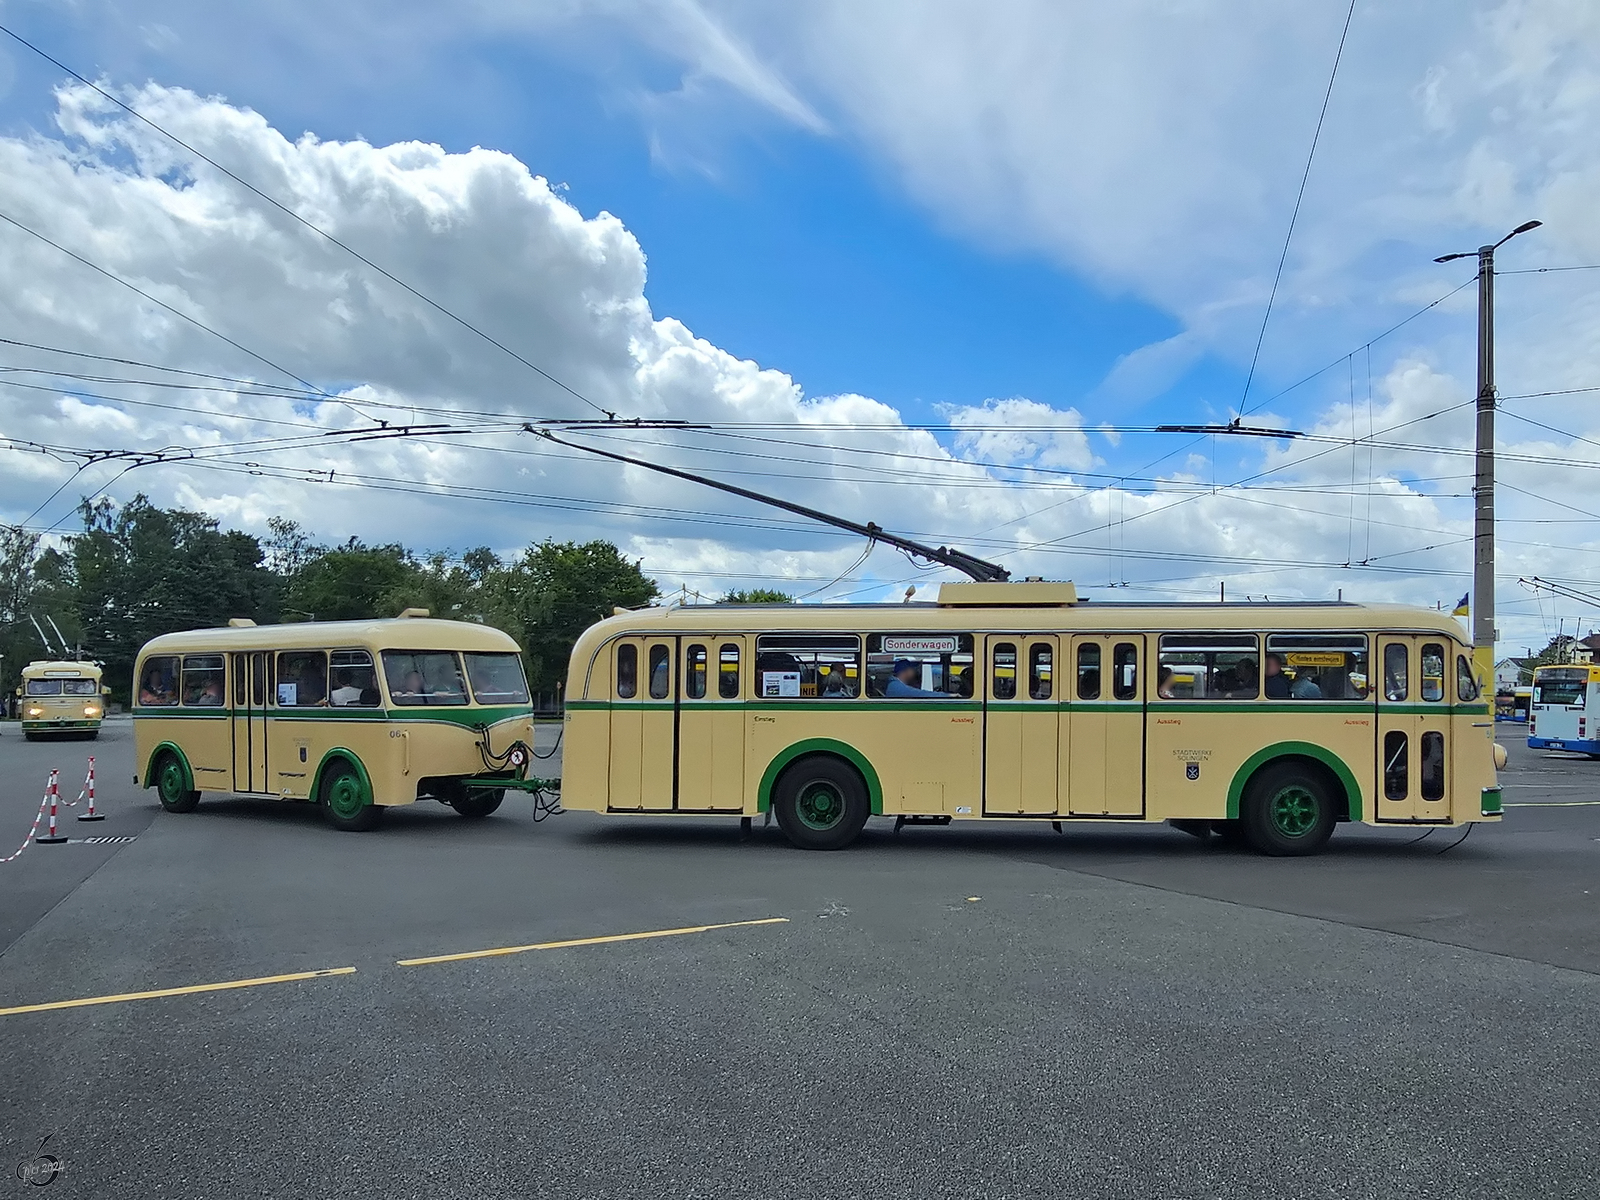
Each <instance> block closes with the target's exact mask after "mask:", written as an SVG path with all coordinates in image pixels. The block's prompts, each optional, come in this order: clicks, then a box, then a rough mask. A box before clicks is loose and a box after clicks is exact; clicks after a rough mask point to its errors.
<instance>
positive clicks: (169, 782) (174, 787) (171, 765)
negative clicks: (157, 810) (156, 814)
mask: <svg viewBox="0 0 1600 1200" xmlns="http://www.w3.org/2000/svg"><path fill="white" fill-rule="evenodd" d="M156 790H157V791H159V792H160V793H161V799H162V802H163V803H166V804H176V803H177V802H178V801H179V799H180V798H181V797H182V796H183V793H184V786H183V768H182V767H181V766H179V765H178V762H177V760H176V759H172V758H169V759H167V760H166V761H165V762H163V763H162V764H161V773H160V774H159V775H158V776H157V777H156Z"/></svg>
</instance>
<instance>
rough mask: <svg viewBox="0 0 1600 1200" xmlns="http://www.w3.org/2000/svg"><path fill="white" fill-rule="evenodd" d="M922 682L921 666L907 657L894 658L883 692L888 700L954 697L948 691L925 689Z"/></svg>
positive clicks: (949, 698) (945, 698)
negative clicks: (891, 670) (892, 668)
mask: <svg viewBox="0 0 1600 1200" xmlns="http://www.w3.org/2000/svg"><path fill="white" fill-rule="evenodd" d="M921 683H922V668H921V667H920V666H919V665H918V664H916V663H914V662H912V661H911V660H910V659H909V658H900V659H896V660H895V664H894V670H893V672H891V673H890V676H889V682H888V683H886V684H884V686H883V694H884V695H885V696H887V697H888V698H889V699H890V700H917V699H924V700H953V699H955V697H954V696H953V695H951V694H950V693H949V692H930V691H925V690H924V689H923V688H922V687H921V686H920V685H921Z"/></svg>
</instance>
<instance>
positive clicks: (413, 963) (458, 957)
mask: <svg viewBox="0 0 1600 1200" xmlns="http://www.w3.org/2000/svg"><path fill="white" fill-rule="evenodd" d="M788 923H789V918H788V917H762V918H761V919H760V920H759V921H724V922H722V923H721V924H720V925H687V926H685V927H684V928H682V929H651V930H648V931H646V932H644V933H611V934H607V935H606V936H605V937H589V938H572V939H571V940H569V941H565V942H535V943H534V944H533V945H531V946H501V947H499V948H498V949H495V950H468V951H467V952H466V953H464V954H435V955H433V956H431V957H429V958H402V959H399V960H398V961H397V963H396V964H395V965H396V966H401V967H422V966H426V965H428V964H429V963H447V962H461V961H462V960H464V959H468V958H498V957H499V956H500V955H503V954H526V953H527V952H528V951H529V950H565V949H566V948H567V947H569V946H603V945H606V944H607V943H610V942H639V941H643V940H644V939H646V938H664V937H681V936H682V935H683V934H686V933H710V932H711V931H712V930H713V929H738V928H739V927H741V926H744V925H787V924H788Z"/></svg>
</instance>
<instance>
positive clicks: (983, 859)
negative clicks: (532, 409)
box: [0, 722, 1600, 1200]
mask: <svg viewBox="0 0 1600 1200" xmlns="http://www.w3.org/2000/svg"><path fill="white" fill-rule="evenodd" d="M542 732H543V737H542V739H541V747H543V746H546V745H548V743H549V740H550V734H551V731H550V730H544V731H542ZM1520 733H1521V727H1520V726H1518V727H1509V728H1508V729H1506V730H1505V731H1503V733H1502V740H1503V741H1505V742H1506V743H1507V744H1508V745H1509V746H1510V747H1511V752H1512V764H1511V766H1510V768H1509V769H1508V770H1507V771H1506V772H1504V773H1503V775H1502V780H1503V782H1504V783H1505V784H1506V785H1507V786H1506V795H1507V798H1508V801H1509V802H1510V805H1511V807H1510V808H1509V809H1508V812H1509V815H1508V817H1507V819H1506V821H1505V822H1504V823H1503V824H1501V825H1499V826H1485V827H1479V828H1476V829H1475V830H1474V831H1473V832H1472V833H1471V834H1470V835H1469V836H1468V837H1467V838H1466V840H1465V841H1459V842H1458V839H1460V837H1461V831H1459V830H1457V831H1450V830H1437V831H1434V832H1432V833H1427V834H1425V835H1424V833H1423V832H1422V831H1412V830H1406V831H1387V830H1386V831H1372V830H1366V829H1354V830H1352V829H1350V828H1342V829H1341V830H1340V831H1339V832H1338V833H1337V834H1336V835H1335V838H1334V841H1333V843H1332V845H1331V847H1330V850H1329V852H1328V853H1327V854H1325V855H1323V856H1321V857H1319V858H1315V859H1309V860H1306V859H1296V860H1270V859H1263V858H1258V857H1256V856H1254V855H1251V854H1249V853H1246V852H1240V851H1236V850H1233V849H1229V848H1226V847H1222V846H1220V845H1219V844H1216V843H1215V842H1212V843H1202V842H1200V841H1198V840H1196V839H1194V838H1191V837H1188V836H1186V835H1184V834H1181V833H1177V832H1175V831H1172V830H1169V829H1166V828H1163V827H1149V828H1143V827H1140V828H1132V827H1128V826H1118V825H1110V826H1107V825H1095V826H1068V831H1067V833H1066V834H1063V835H1057V834H1054V833H1052V832H1050V830H1049V828H1048V826H1027V827H1023V826H1018V825H1014V824H1011V825H1008V824H1000V825H994V826H989V825H983V826H981V827H970V826H969V827H960V826H956V827H950V828H908V829H906V830H904V831H903V832H902V833H901V834H899V835H895V834H893V833H892V824H891V823H889V822H881V821H874V822H873V823H872V824H871V825H869V828H868V832H867V834H866V835H865V836H864V837H863V839H862V841H861V842H860V843H859V844H858V845H857V846H856V847H854V848H852V849H850V850H847V851H844V852H840V853H834V854H816V853H804V852H800V851H795V850H792V849H790V848H789V847H788V846H787V845H786V844H785V843H784V842H783V839H782V837H781V835H780V834H779V833H778V831H777V829H776V827H775V826H774V827H771V828H765V827H762V826H761V825H760V824H759V823H758V825H757V827H756V829H755V830H754V831H753V832H752V835H751V836H750V838H749V839H748V840H742V839H741V837H740V834H739V829H738V824H737V822H736V821H735V820H732V819H701V818H686V819H660V818H623V817H612V818H605V817H599V816H593V815H588V814H576V813H572V814H564V815H560V816H556V817H552V818H550V819H548V820H546V821H543V822H538V823H536V822H535V821H534V819H533V816H534V812H533V808H532V805H531V804H530V803H529V802H528V801H527V800H526V799H523V798H518V797H512V798H509V799H508V800H507V802H506V804H505V806H504V807H503V808H502V810H501V812H500V813H497V814H496V815H495V816H493V817H491V818H489V819H488V820H485V821H480V822H470V821H466V820H463V819H462V818H460V817H458V816H456V815H455V814H454V813H453V812H452V811H450V810H448V809H445V808H443V807H442V806H439V805H433V804H429V805H426V806H417V807H416V808H413V809H405V810H399V811H396V812H393V813H391V814H389V819H388V820H387V822H386V823H385V826H384V827H383V828H382V829H381V830H379V831H377V832H374V833H370V834H341V833H337V832H335V831H333V830H331V829H329V828H327V827H326V826H325V825H324V824H323V822H322V820H321V819H320V817H319V815H318V814H317V812H316V810H315V809H314V808H313V807H311V806H308V805H289V804H276V803H273V802H268V801H252V800H242V799H212V798H207V799H206V800H204V801H203V802H202V803H201V805H200V807H199V808H198V809H197V810H196V811H195V812H194V813H191V814H186V815H182V816H178V815H172V814H166V813H161V812H160V811H159V809H158V807H157V806H156V804H155V800H154V797H153V795H152V794H151V793H148V792H140V791H137V790H135V789H134V788H133V786H132V784H131V774H132V769H133V768H132V754H131V750H132V739H131V730H130V729H129V726H128V725H127V723H126V722H122V723H117V722H108V724H107V726H106V728H105V731H104V734H103V736H102V739H101V740H100V741H99V742H96V743H88V742H66V743H32V744H24V743H23V742H22V740H21V738H20V737H19V736H18V735H17V733H16V727H15V726H14V725H13V726H9V727H6V729H5V731H4V733H3V734H0V835H3V836H0V842H4V843H6V844H5V845H3V846H0V855H3V854H6V853H9V852H10V850H11V849H12V848H13V846H14V845H15V843H16V842H17V841H20V839H21V838H22V836H23V834H24V833H25V832H26V829H27V825H28V822H29V821H30V820H31V819H32V814H33V811H34V810H35V809H36V807H37V805H38V793H39V790H40V786H41V785H42V782H43V772H45V771H47V770H48V768H49V766H50V765H59V766H60V767H61V769H62V772H63V779H64V780H68V781H71V780H74V779H75V776H76V775H77V774H78V773H80V772H81V770H82V766H83V759H84V757H85V756H86V755H87V754H89V753H94V754H95V755H96V757H97V760H98V762H99V765H100V772H99V777H100V780H101V782H102V786H101V791H100V795H101V800H102V804H103V806H104V808H105V810H106V812H107V813H108V820H107V821H105V822H101V823H98V825H97V826H83V827H75V828H72V829H71V830H69V833H70V835H71V836H73V837H80V836H102V837H103V836H115V837H132V838H135V839H136V840H133V841H124V842H118V843H115V844H104V843H102V844H85V843H83V842H77V843H68V844H67V845H61V846H34V847H31V848H30V849H28V850H27V851H26V852H25V853H24V854H23V855H22V856H21V857H20V858H19V859H17V860H16V861H15V862H12V863H10V864H6V865H3V866H0V1009H5V1008H15V1007H19V1006H27V1005H34V1004H46V1003H52V1002H59V1001H68V1000H74V999H85V998H98V997H106V996H113V995H125V994H128V993H137V992H143V991H151V990H162V989H175V988H181V989H188V988H194V987H197V986H201V985H209V984H216V983H227V982H233V981H240V980H278V979H279V977H282V976H295V975H304V976H305V977H303V978H294V979H288V980H280V981H278V982H262V983H259V984H255V985H253V986H249V987H240V988H231V989H227V990H212V991H183V992H182V993H181V994H175V995H169V996H164V997H156V998H141V999H132V1000H126V1001H121V1002H115V1003H104V1004H93V1005H89V1006H84V1007H72V1008H54V1009H48V1010H44V1011H35V1012H23V1013H10V1014H4V1015H0V1033H4V1034H5V1035H6V1036H4V1037H3V1038H0V1078H4V1079H5V1080H6V1086H5V1087H4V1089H0V1154H5V1155H9V1158H8V1159H6V1160H3V1161H0V1196H3V1195H4V1194H5V1192H4V1189H5V1187H7V1186H10V1187H12V1188H13V1189H14V1190H15V1192H16V1194H18V1195H24V1194H33V1189H34V1188H36V1187H38V1186H40V1185H39V1182H38V1181H39V1179H40V1178H41V1177H42V1174H41V1173H50V1174H52V1175H53V1178H52V1179H51V1180H50V1181H49V1182H48V1184H47V1185H45V1186H48V1188H49V1191H48V1193H47V1194H48V1195H49V1196H51V1197H68V1196H72V1197H76V1196H86V1197H87V1196H94V1197H106V1196H113V1197H121V1196H127V1197H151V1196H163V1197H191V1196H192V1197H208V1198H209V1197H226V1196H301V1195H307V1194H326V1195H338V1196H373V1197H397V1198H398V1197H410V1196H417V1197H423V1196H426V1197H435V1196H441V1195H457V1194H463V1195H473V1196H489V1197H502V1196H504V1197H521V1196H552V1197H633V1196H662V1197H667V1196H670V1197H674V1198H677V1197H805V1198H806V1200H814V1198H819V1197H857V1196H860V1197H868V1196H870V1197H918V1198H923V1197H1045V1196H1050V1197H1058V1196H1094V1197H1144V1196H1152V1197H1196V1198H1199V1197H1205V1198H1208V1200H1216V1198H1221V1197H1228V1198H1231V1197H1262V1196H1282V1197H1297V1198H1298V1197H1374V1198H1384V1200H1388V1198H1391V1197H1410V1196H1429V1197H1434V1196H1438V1197H1446V1196H1448V1197H1480V1196H1481V1197H1509V1196H1515V1197H1522V1196H1540V1197H1568V1196H1571V1197H1580V1196H1583V1197H1588V1196H1594V1195H1596V1194H1600V1148H1597V1147H1600V1136H1597V1134H1600V1130H1597V1118H1596V1109H1597V1105H1596V1100H1595V1091H1594V1073H1593V1066H1592V1062H1593V1059H1594V1055H1595V1052H1596V1049H1597V1047H1600V934H1597V932H1596V928H1597V921H1596V916H1597V913H1600V872H1597V870H1596V867H1597V865H1600V762H1593V761H1590V760H1587V759H1577V758H1573V757H1570V756H1558V755H1547V754H1538V753H1533V752H1528V751H1526V749H1524V748H1521V747H1519V746H1518V745H1517V742H1516V738H1517V736H1518V735H1520ZM64 790H66V791H69V794H73V795H75V794H76V792H77V783H76V782H72V783H70V784H67V785H65V786H64ZM76 811H78V810H73V814H74V815H75V813H76ZM65 824H68V825H73V824H74V822H72V821H71V820H70V819H69V820H68V821H67V822H65ZM80 828H82V829H88V828H93V829H94V831H95V832H94V834H93V835H84V834H82V833H80ZM756 922H761V923H756ZM694 930H703V931H701V932H692V931H694ZM662 931H691V932H671V933H670V934H669V935H668V936H655V937H644V938H631V939H628V940H606V939H612V938H615V936H616V935H629V934H642V933H660V932H662ZM563 942H565V943H572V944H567V945H557V946H554V947H551V948H546V949H529V950H526V951H524V952H521V953H514V954H501V955H495V956H491V957H480V958H459V957H450V956H458V955H463V954H470V953H473V952H476V951H482V950H490V949H497V948H507V947H522V946H537V945H548V944H549V943H563ZM419 959H432V960H435V961H423V962H418V961H417V960H419ZM441 960H442V961H441ZM403 964H412V965H403ZM352 968H353V970H352ZM326 971H339V972H341V973H338V974H322V973H321V972H326ZM41 1139H48V1140H46V1141H45V1142H44V1145H43V1146H42V1147H41V1146H40V1142H41ZM47 1160H54V1163H55V1165H54V1166H52V1165H51V1164H50V1162H48V1161H47ZM13 1167H18V1168H20V1172H19V1171H18V1170H13ZM24 1176H26V1177H27V1179H24V1178H23V1177H24ZM29 1180H31V1182H30V1181H29Z"/></svg>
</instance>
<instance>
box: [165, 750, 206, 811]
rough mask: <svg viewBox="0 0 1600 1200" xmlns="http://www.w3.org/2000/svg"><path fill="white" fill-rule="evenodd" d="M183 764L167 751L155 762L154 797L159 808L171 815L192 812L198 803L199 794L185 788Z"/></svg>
mask: <svg viewBox="0 0 1600 1200" xmlns="http://www.w3.org/2000/svg"><path fill="white" fill-rule="evenodd" d="M185 782H186V781H185V779H184V777H183V764H182V763H181V762H179V761H178V756H177V755H176V754H174V753H172V751H170V750H168V751H167V752H166V753H164V754H162V756H161V757H160V758H158V759H157V760H156V796H157V797H159V798H160V800H161V807H162V808H164V809H166V810H167V811H168V812H171V813H186V812H193V811H194V809H195V805H197V804H199V803H200V793H199V792H197V791H194V790H193V789H192V788H185V787H184V786H183V785H184V783H185Z"/></svg>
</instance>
